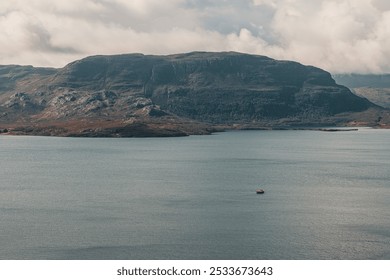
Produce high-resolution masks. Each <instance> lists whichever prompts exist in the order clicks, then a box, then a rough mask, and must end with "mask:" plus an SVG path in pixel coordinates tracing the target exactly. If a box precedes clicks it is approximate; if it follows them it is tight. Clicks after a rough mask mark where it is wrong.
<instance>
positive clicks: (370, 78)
mask: <svg viewBox="0 0 390 280" xmlns="http://www.w3.org/2000/svg"><path fill="white" fill-rule="evenodd" d="M334 79H335V80H336V81H337V82H338V83H340V84H343V85H345V86H347V87H349V88H350V89H351V90H352V92H354V93H355V94H356V95H358V96H361V97H364V98H367V99H368V100H370V101H371V102H373V103H375V104H377V105H380V106H382V107H385V108H388V109H390V74H382V75H374V74H367V75H362V74H338V75H334Z"/></svg>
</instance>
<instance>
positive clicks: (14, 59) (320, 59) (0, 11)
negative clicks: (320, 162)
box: [0, 0, 390, 73]
mask: <svg viewBox="0 0 390 280" xmlns="http://www.w3.org/2000/svg"><path fill="white" fill-rule="evenodd" d="M389 3H390V2H389V1H387V0H312V1H306V0H305V1H304V0H295V1H291V0H243V1H226V0H216V1H209V0H200V1H194V0H170V1H160V0H131V1H130V0H67V1H62V0H29V1H28V2H27V1H23V0H3V1H1V3H0V28H1V30H2V32H1V34H0V44H1V46H2V48H1V49H0V64H10V63H15V64H32V65H37V66H58V67H59V66H63V65H64V64H66V63H68V62H70V61H72V60H75V59H79V58H82V57H84V56H87V55H93V54H116V53H131V52H142V53H147V54H169V53H179V52H187V51H193V50H209V51H224V50H233V51H240V52H248V53H254V54H262V55H267V56H271V57H273V58H277V59H288V60H297V61H300V62H302V63H304V64H311V65H315V66H319V67H322V68H325V69H326V70H329V71H332V72H334V73H338V72H361V73H364V72H371V73H381V72H390V66H389V65H388V63H387V62H388V61H389V58H390V6H389V5H390V4H389Z"/></svg>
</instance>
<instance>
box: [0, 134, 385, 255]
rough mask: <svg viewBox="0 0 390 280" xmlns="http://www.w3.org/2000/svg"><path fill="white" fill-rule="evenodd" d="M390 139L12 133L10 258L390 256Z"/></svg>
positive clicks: (7, 204)
mask: <svg viewBox="0 0 390 280" xmlns="http://www.w3.org/2000/svg"><path fill="white" fill-rule="evenodd" d="M389 139H390V130H375V129H368V128H359V130H358V131H346V132H323V131H232V132H225V133H219V134H214V135H211V136H190V137H180V138H131V139H130V138H119V139H113V138H110V139H103V138H100V139H99V138H96V139H91V138H58V137H30V136H24V137H23V136H0V157H1V168H0V178H1V184H0V243H1V248H0V258H1V259H390V220H389V219H388V214H389V213H390V184H389V182H390V144H389ZM258 188H262V189H264V190H265V193H264V194H262V195H257V194H256V189H258Z"/></svg>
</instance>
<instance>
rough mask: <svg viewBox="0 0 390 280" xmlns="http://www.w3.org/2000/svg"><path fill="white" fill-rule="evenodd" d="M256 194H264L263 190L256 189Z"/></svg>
mask: <svg viewBox="0 0 390 280" xmlns="http://www.w3.org/2000/svg"><path fill="white" fill-rule="evenodd" d="M256 193H257V194H263V193H264V190H263V189H257V190H256Z"/></svg>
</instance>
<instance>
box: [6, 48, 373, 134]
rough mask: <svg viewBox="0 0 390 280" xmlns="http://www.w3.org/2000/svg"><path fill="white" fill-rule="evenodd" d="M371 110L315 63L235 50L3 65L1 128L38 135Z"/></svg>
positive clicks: (209, 127) (331, 117)
mask: <svg viewBox="0 0 390 280" xmlns="http://www.w3.org/2000/svg"><path fill="white" fill-rule="evenodd" d="M370 108H371V109H372V110H374V109H373V108H375V106H374V105H373V104H372V103H370V102H369V101H367V100H366V99H364V98H360V97H357V96H356V95H354V94H352V93H351V92H350V90H349V89H348V88H346V87H344V86H340V85H337V84H336V83H335V81H334V80H333V79H332V77H331V76H330V74H329V73H327V72H325V71H323V70H321V69H318V68H315V67H310V66H303V65H301V64H299V63H296V62H290V61H277V60H274V59H271V58H268V57H264V56H254V55H247V54H240V53H234V52H229V53H204V52H195V53H188V54H180V55H170V56H147V55H142V54H130V55H116V56H94V57H88V58H85V59H82V60H79V61H75V62H72V63H70V64H69V65H67V66H65V67H64V68H61V69H48V68H33V67H31V66H26V67H23V66H0V128H1V126H3V127H5V126H7V127H11V128H13V129H14V130H15V131H18V129H19V131H26V129H24V130H23V129H22V128H25V127H28V129H30V131H32V132H31V133H38V134H56V135H57V134H59V135H69V134H70V135H92V136H104V135H105V134H107V136H110V135H118V136H140V135H141V136H145V135H143V134H142V133H140V131H141V132H142V131H149V132H151V131H153V133H152V135H153V136H156V135H159V133H158V131H160V132H161V133H162V136H169V135H171V134H172V135H185V134H193V133H208V132H210V131H213V127H214V126H215V125H219V126H227V125H231V124H233V123H235V124H241V125H246V124H251V125H252V126H258V127H260V126H275V125H277V126H281V125H282V126H288V125H310V124H321V123H324V124H325V123H332V124H333V123H335V122H336V123H337V122H341V121H345V120H347V119H348V117H347V115H348V114H349V113H350V112H355V113H356V112H362V111H366V110H368V109H370ZM341 113H342V114H343V117H342V118H338V117H337V115H338V114H341ZM54 128H55V129H54ZM131 131H135V132H134V135H132V132H131ZM156 131H157V132H156ZM147 134H148V133H146V136H147Z"/></svg>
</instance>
